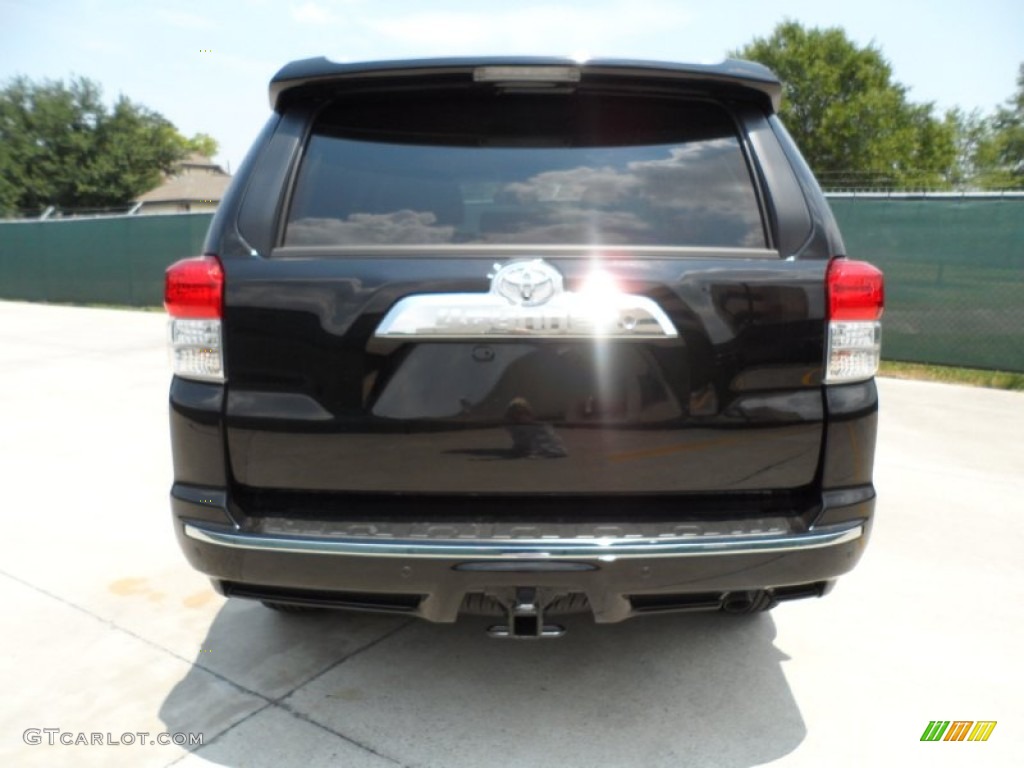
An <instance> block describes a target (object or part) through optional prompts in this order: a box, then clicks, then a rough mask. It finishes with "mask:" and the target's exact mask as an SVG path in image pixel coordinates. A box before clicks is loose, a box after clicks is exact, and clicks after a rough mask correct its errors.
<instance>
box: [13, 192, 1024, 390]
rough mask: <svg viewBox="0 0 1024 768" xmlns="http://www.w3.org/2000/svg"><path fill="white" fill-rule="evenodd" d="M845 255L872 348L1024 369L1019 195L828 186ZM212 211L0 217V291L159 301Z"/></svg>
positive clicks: (196, 245)
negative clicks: (865, 264) (863, 286)
mask: <svg viewBox="0 0 1024 768" xmlns="http://www.w3.org/2000/svg"><path fill="white" fill-rule="evenodd" d="M829 200H830V203H831V205H832V209H833V211H834V212H835V214H836V218H837V219H838V220H839V225H840V227H841V228H842V231H843V237H844V239H845V240H846V246H847V252H848V254H849V255H850V256H851V257H854V258H859V259H866V260H868V261H871V262H874V263H875V264H877V265H878V266H880V267H881V268H882V269H883V270H884V271H885V275H886V294H887V295H886V300H887V308H886V314H885V331H884V342H883V354H884V356H885V358H886V359H889V360H906V361H912V362H923V363H940V364H944V365H961V366H968V367H977V368H994V369H1000V370H1004V371H1024V195H1015V196H1014V195H1004V196H942V195H934V196H927V197H910V196H897V195H892V196H889V197H871V196H844V195H832V196H830V198H829ZM210 218H211V214H180V215H167V216H119V217H111V218H97V219H70V220H58V221H31V222H0V298H7V299H28V300H33V301H55V302H81V303H103V304H125V305H129V306H158V305H159V304H160V303H161V301H162V294H163V271H164V269H165V268H166V267H167V265H168V264H170V263H172V262H174V261H176V260H177V259H180V258H183V257H185V256H191V255H194V254H198V253H199V252H200V250H201V247H202V242H203V236H204V234H205V232H206V228H207V226H208V225H209V223H210Z"/></svg>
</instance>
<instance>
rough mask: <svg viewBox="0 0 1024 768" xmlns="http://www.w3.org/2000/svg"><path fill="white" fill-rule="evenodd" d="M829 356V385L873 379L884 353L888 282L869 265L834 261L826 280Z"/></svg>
mask: <svg viewBox="0 0 1024 768" xmlns="http://www.w3.org/2000/svg"><path fill="white" fill-rule="evenodd" d="M826 290H827V296H828V353H827V359H826V364H825V383H826V384H840V383H844V382H852V381H863V380H865V379H870V378H871V377H872V376H874V375H875V373H877V372H878V364H879V362H880V360H881V349H882V323H881V318H882V312H883V311H884V309H885V280H884V277H883V275H882V272H881V270H879V269H878V268H877V267H874V266H872V265H871V264H868V263H867V262H865V261H851V260H849V259H834V260H833V261H832V262H831V263H830V264H829V266H828V273H827V276H826Z"/></svg>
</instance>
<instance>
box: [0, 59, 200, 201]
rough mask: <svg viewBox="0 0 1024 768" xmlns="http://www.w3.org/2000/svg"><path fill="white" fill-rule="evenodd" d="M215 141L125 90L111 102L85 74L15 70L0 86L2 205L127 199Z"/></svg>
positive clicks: (0, 188)
mask: <svg viewBox="0 0 1024 768" xmlns="http://www.w3.org/2000/svg"><path fill="white" fill-rule="evenodd" d="M216 148H217V145H216V142H215V141H214V140H213V139H212V138H210V137H209V136H206V135H204V134H197V135H196V136H195V137H193V138H192V139H186V138H185V137H184V136H182V135H181V134H180V133H178V131H177V129H176V128H175V127H174V125H172V124H171V123H170V122H169V121H168V120H167V119H165V118H164V117H163V116H162V115H160V114H159V113H157V112H154V111H152V110H150V109H147V108H146V107H144V106H142V105H140V104H136V103H134V102H132V101H130V100H129V99H127V98H126V97H125V96H121V97H120V98H118V100H117V102H116V103H115V104H114V106H113V108H112V109H109V108H108V107H107V106H106V105H105V104H104V102H103V99H102V92H101V90H100V87H99V85H97V84H96V83H94V82H92V81H91V80H89V79H87V78H84V77H80V78H74V79H72V80H71V81H70V82H69V83H67V84H65V83H64V82H63V81H61V80H57V81H51V80H44V81H42V82H33V81H31V80H29V79H27V78H25V77H16V78H14V79H13V80H11V81H9V82H8V83H7V85H6V86H5V87H4V88H3V89H0V211H2V212H5V213H11V212H14V211H16V210H17V209H40V208H44V207H46V206H49V205H53V206H58V207H60V208H104V207H110V206H120V205H125V204H127V203H129V202H130V201H131V200H133V199H135V198H136V197H138V196H139V195H140V194H142V193H143V192H146V191H147V190H149V189H152V188H153V187H155V186H157V185H158V184H159V183H160V180H161V174H163V173H167V172H169V171H170V170H171V169H172V168H173V167H174V165H175V163H177V162H178V161H179V160H180V159H181V158H182V157H184V155H185V154H186V153H188V152H189V151H197V150H198V151H201V152H203V153H204V154H213V153H214V152H216Z"/></svg>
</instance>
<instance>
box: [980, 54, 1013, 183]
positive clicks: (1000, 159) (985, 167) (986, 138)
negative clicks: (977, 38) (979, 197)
mask: <svg viewBox="0 0 1024 768" xmlns="http://www.w3.org/2000/svg"><path fill="white" fill-rule="evenodd" d="M985 128H986V129H987V130H984V131H983V136H982V137H981V138H980V140H979V141H978V142H977V145H976V147H975V153H974V157H973V162H974V166H975V167H976V169H977V175H976V177H975V180H976V183H977V185H978V186H980V187H982V188H983V189H1024V63H1022V64H1021V65H1020V68H1019V69H1018V72H1017V93H1016V94H1015V95H1014V96H1012V97H1011V98H1010V99H1008V100H1007V102H1006V104H1005V105H1004V106H1002V107H999V108H998V109H996V111H995V114H994V115H992V117H991V118H990V119H989V120H988V121H987V123H986V125H985Z"/></svg>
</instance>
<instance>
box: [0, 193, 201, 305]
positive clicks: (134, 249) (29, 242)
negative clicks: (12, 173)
mask: <svg viewBox="0 0 1024 768" xmlns="http://www.w3.org/2000/svg"><path fill="white" fill-rule="evenodd" d="M211 218H213V214H209V213H205V214H203V213H191V214H174V215H166V216H161V215H153V216H112V217H108V218H95V219H62V220H61V219H58V220H56V221H10V222H0V298H4V299H28V300H30V301H54V302H81V303H83V304H86V303H90V304H91V303H96V304H126V305H128V306H135V307H144V306H159V305H160V304H161V303H162V302H163V279H164V270H165V269H166V268H167V266H168V265H169V264H172V263H173V262H175V261H177V260H178V259H181V258H185V257H186V256H195V255H196V254H198V253H200V252H201V250H202V245H203V238H204V237H205V235H206V228H207V227H209V226H210V219H211Z"/></svg>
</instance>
